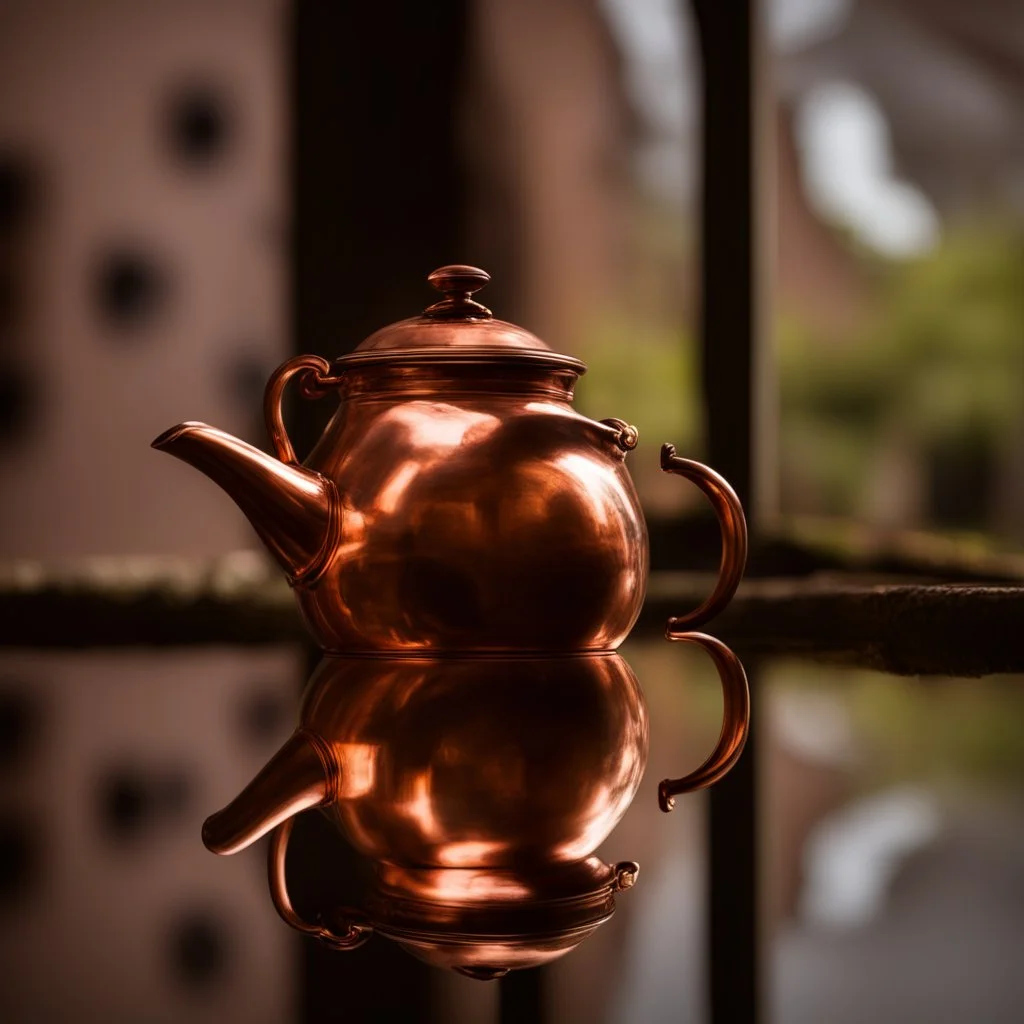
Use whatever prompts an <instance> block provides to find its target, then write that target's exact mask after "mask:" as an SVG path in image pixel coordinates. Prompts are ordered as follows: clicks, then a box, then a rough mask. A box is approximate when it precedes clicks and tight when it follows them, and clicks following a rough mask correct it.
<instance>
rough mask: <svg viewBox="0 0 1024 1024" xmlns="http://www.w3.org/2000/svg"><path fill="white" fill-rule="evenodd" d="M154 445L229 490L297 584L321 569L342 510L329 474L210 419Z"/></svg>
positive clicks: (181, 428)
mask: <svg viewBox="0 0 1024 1024" xmlns="http://www.w3.org/2000/svg"><path fill="white" fill-rule="evenodd" d="M153 447H154V448H156V449H157V450H159V451H164V452H169V453H170V454H171V455H173V456H174V457H175V458H178V459H181V460H182V462H187V463H188V464H189V465H190V466H194V467H195V468H196V469H198V470H199V471H200V472H201V473H205V474H206V475H207V476H208V477H209V478H210V479H211V480H212V481H213V482H214V483H215V484H218V485H220V487H222V488H223V489H224V490H225V491H227V493H228V495H229V496H230V497H231V498H232V500H233V501H234V502H235V504H236V505H237V506H238V507H239V508H240V509H241V510H242V512H243V513H244V514H245V516H246V518H247V519H248V520H249V522H250V523H252V525H253V528H254V529H255V530H256V532H257V533H258V534H259V537H260V540H262V541H263V543H264V544H265V545H266V546H267V548H268V549H269V550H270V553H271V554H272V555H273V556H274V557H275V558H276V559H277V560H278V562H280V563H281V565H282V566H283V567H284V569H285V571H286V572H287V573H288V575H289V576H290V578H291V581H292V583H293V584H294V583H298V582H300V581H308V580H309V579H310V578H311V577H315V576H316V575H318V574H319V572H320V571H321V570H322V568H323V566H324V563H325V561H326V558H327V557H328V555H329V553H330V550H331V548H332V546H333V545H332V539H333V538H332V534H333V532H334V530H335V529H336V528H337V525H338V523H339V512H340V509H339V507H338V505H339V503H338V500H337V491H336V490H335V488H334V485H333V484H332V483H331V482H330V481H329V480H328V479H326V478H325V477H323V476H321V475H320V474H319V473H315V472H313V471H312V470H309V469H304V468H303V467H302V466H298V465H289V464H287V463H284V462H281V461H280V460H279V459H276V458H274V457H273V456H272V455H267V454H266V453H265V452H261V451H260V450H259V448H255V447H253V446H252V445H251V444H247V443H246V442H245V441H242V440H239V439H238V438H237V437H232V435H231V434H227V433H225V432H224V431H223V430H217V428H216V427H210V426H207V425H206V424H205V423H179V424H178V425H177V426H176V427H171V429H170V430H165V431H164V432H163V433H162V434H161V435H160V436H159V437H158V438H157V439H156V440H155V441H154V442H153Z"/></svg>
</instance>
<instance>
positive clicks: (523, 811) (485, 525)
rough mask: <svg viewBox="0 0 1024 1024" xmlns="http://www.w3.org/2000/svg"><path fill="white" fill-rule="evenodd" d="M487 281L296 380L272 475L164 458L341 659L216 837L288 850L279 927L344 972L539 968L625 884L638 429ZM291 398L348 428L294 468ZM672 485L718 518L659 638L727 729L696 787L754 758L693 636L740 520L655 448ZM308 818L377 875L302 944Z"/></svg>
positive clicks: (641, 587) (709, 643)
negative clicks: (583, 393) (691, 658)
mask: <svg viewBox="0 0 1024 1024" xmlns="http://www.w3.org/2000/svg"><path fill="white" fill-rule="evenodd" d="M488 280H489V278H488V275H487V274H486V273H485V272H484V271H481V270H478V269H476V268H474V267H467V266H462V265H453V266H449V267H442V268H440V269H439V270H437V271H435V272H434V273H433V274H431V275H430V281H431V283H432V284H433V285H434V286H435V287H436V288H437V289H438V291H440V292H441V293H442V298H441V299H439V300H438V301H436V302H435V303H433V305H431V306H430V307H428V308H427V310H426V311H425V312H424V313H423V314H421V315H420V316H418V317H413V318H410V319H407V320H403V321H400V322H398V323H395V324H391V325H390V326H388V327H385V328H383V329H382V330H380V331H377V332H376V333H375V334H372V335H371V336H370V337H369V338H367V339H366V340H365V341H364V342H363V343H362V344H361V345H360V346H359V347H358V348H357V349H356V350H355V351H354V352H352V353H351V354H349V355H346V356H342V357H341V358H339V359H336V360H335V361H334V362H333V363H328V361H327V360H326V359H323V358H322V357H320V356H313V355H304V356H298V357H296V358H294V359H291V360H288V361H287V362H286V363H284V364H283V365H282V366H280V367H279V368H278V369H277V370H276V371H275V372H274V374H273V375H272V376H271V378H270V381H269V383H268V385H267V389H266V394H265V400H264V413H265V416H266V420H267V428H268V432H269V434H270V438H271V442H272V444H273V449H274V454H273V455H267V454H265V453H263V452H261V451H259V450H258V449H257V448H254V447H253V446H252V445H248V444H246V443H245V442H243V441H240V440H239V439H237V438H234V437H231V436H230V435H229V434H225V433H224V432H223V431H220V430H217V429H216V428H214V427H210V426H207V425H206V424H202V423H183V424H180V425H178V426H176V427H173V428H171V429H170V430H168V431H166V432H165V433H164V434H162V435H161V436H160V437H158V438H157V439H156V441H154V442H153V444H154V447H156V448H159V449H162V450H165V451H167V452H169V453H170V454H172V455H175V456H177V457H178V458H180V459H183V460H184V461H186V462H188V463H190V464H191V465H193V466H195V467H196V468H197V469H199V470H201V471H202V472H204V473H205V474H206V475H207V476H209V477H210V478H211V479H212V480H214V481H215V482H216V483H218V484H219V485H220V486H221V487H222V488H223V489H224V490H225V491H226V492H227V493H228V494H229V495H230V496H231V497H232V498H233V499H234V500H235V502H236V503H237V504H238V505H239V507H240V508H241V509H242V511H243V512H244V513H245V514H246V515H247V516H248V518H249V519H250V521H251V522H252V524H253V526H254V527H255V529H256V531H257V534H258V535H259V536H260V538H261V539H262V540H263V542H264V544H265V545H266V546H267V548H268V550H269V551H270V552H271V553H272V554H273V555H274V557H275V558H276V559H277V560H278V562H279V563H280V564H281V565H282V567H283V568H284V569H285V571H286V572H287V574H288V577H289V580H290V582H291V584H292V587H293V589H294V591H295V594H296V597H297V599H298V603H299V606H300V608H301V610H302V613H303V615H304V617H305V621H306V623H307V624H308V626H309V628H310V631H311V632H312V634H313V636H314V637H315V638H316V640H317V642H318V643H319V644H320V645H321V647H323V648H324V650H325V651H326V652H327V653H328V656H327V657H325V658H324V659H323V661H322V662H321V663H320V665H319V667H318V668H317V670H316V672H315V673H314V675H313V677H312V679H311V680H310V682H309V685H308V687H307V690H306V694H305V697H304V700H303V706H302V713H301V721H300V725H299V728H298V729H297V730H296V732H295V733H294V734H293V736H292V737H291V738H290V739H289V740H288V742H287V743H286V744H285V745H284V746H283V747H282V748H281V750H280V751H279V752H278V754H277V755H276V756H275V757H274V758H273V759H272V760H271V761H270V763H269V764H268V765H267V766H266V767H265V768H264V769H263V770H262V771H261V772H260V773H259V774H258V775H257V776H256V778H254V779H253V781H252V782H251V783H250V784H249V786H247V787H246V789H245V790H244V791H243V792H242V793H241V794H239V796H238V797H237V798H236V799H235V800H233V801H232V802H231V803H230V804H229V805H228V806H227V807H225V808H224V809H223V810H222V811H220V812H218V813H217V814H214V815H211V817H210V818H209V819H208V820H207V821H206V823H205V825H204V828H203V841H204V842H205V843H206V845H207V846H208V847H209V848H210V849H211V850H213V851H214V852H217V853H234V852H236V851H238V850H241V849H244V848H245V847H246V846H248V845H250V844H251V843H253V842H254V841H255V840H256V839H258V838H259V837H260V836H262V835H265V834H266V833H268V832H270V831H272V830H275V829H276V831H275V834H274V838H273V840H272V843H271V847H270V862H269V872H270V875H269V877H270V888H271V895H272V898H273V900H274V904H275V906H276V907H277V910H278V912H279V913H280V914H281V916H282V918H283V919H284V920H285V921H287V922H288V923H289V924H290V925H292V926H293V927H295V928H298V929H299V930H300V931H303V932H305V933H307V934H310V935H314V936H316V937H318V938H320V939H322V940H323V941H324V942H327V943H328V944H330V945H332V946H333V947H335V948H338V949H350V948H353V947H354V946H356V945H359V944H360V943H361V942H362V941H364V940H365V938H366V937H367V935H368V934H369V933H370V931H377V932H380V933H381V934H384V935H387V936H389V937H390V938H392V939H394V940H395V941H397V942H399V943H401V944H402V945H403V946H405V947H406V948H407V949H409V950H410V951H411V952H413V953H414V954H415V955H417V956H420V957H422V958H424V959H426V960H428V961H430V962H432V963H437V964H442V965H446V966H450V967H453V968H455V969H456V970H460V971H463V973H466V974H469V975H470V976H473V977H480V978H486V977H496V976H498V975H500V974H501V973H503V972H504V971H506V970H509V969H512V968H517V967H526V966H535V965H536V964H539V963H542V962H545V961H546V960H549V959H552V958H553V957H555V956H559V955H561V954H562V953H564V952H565V951H566V950H568V949H570V948H572V947H573V946H574V945H576V944H577V943H578V942H579V941H581V940H582V938H584V937H585V936H586V935H587V934H589V933H590V932H592V931H593V930H594V929H595V928H596V927H597V926H598V925H599V924H600V923H601V922H602V921H604V920H606V919H607V918H608V916H609V915H610V914H611V913H612V910H613V908H614V894H615V892H617V891H621V890H623V889H626V888H628V887H629V886H630V885H632V883H633V881H634V880H635V878H636V872H637V866H636V865H635V864H633V863H632V862H625V863H623V864H621V865H617V866H616V867H614V868H613V867H610V866H609V865H606V864H603V863H602V862H601V861H599V860H597V859H596V858H595V857H594V856H593V851H594V850H595V849H596V847H597V846H598V844H599V843H600V842H601V841H602V840H603V839H604V838H605V837H606V836H607V835H608V834H609V832H610V831H611V830H612V829H613V828H614V827H615V825H616V823H617V822H618V821H619V819H620V818H621V817H622V815H623V814H624V813H625V811H626V809H627V807H628V806H629V804H630V802H631V801H632V799H633V796H634V794H635V793H636V790H637V787H638V786H639V784H640V780H641V777H642V775H643V770H644V765H645V763H646V757H647V733H648V725H647V711H646V708H645V705H644V700H643V695H642V693H641V690H640V686H639V684H638V683H637V680H636V678H635V677H634V675H633V673H632V672H631V670H630V669H629V666H628V665H627V664H626V663H625V662H624V661H623V660H622V659H621V658H620V657H619V656H618V655H617V654H616V653H615V650H616V648H617V647H618V646H619V644H620V643H621V642H622V641H623V640H624V639H625V637H626V635H627V634H628V633H629V630H630V628H631V627H632V625H633V623H634V621H635V620H636V617H637V615H638V613H639V611H640V606H641V604H642V602H643V598H644V591H645V587H646V583H647V574H648V552H647V531H646V526H645V524H644V519H643V515H642V512H641V509H640V505H639V501H638V499H637V495H636V491H635V489H634V487H633V483H632V480H631V478H630V475H629V472H628V470H627V468H626V465H625V458H626V454H627V453H628V452H629V451H631V450H632V449H633V448H635V447H636V444H637V432H636V429H635V428H634V427H632V426H630V425H629V424H628V423H625V422H624V421H622V420H619V419H614V418H609V419H606V420H603V421H601V422H597V421H594V420H591V419H588V418H587V417H585V416H582V415H580V414H579V413H578V412H576V411H575V410H574V409H573V407H572V397H573V388H574V386H575V383H576V380H577V378H578V377H579V375H580V374H581V373H583V372H584V371H585V367H584V366H583V364H582V363H580V362H579V361H578V360H576V359H573V358H571V357H569V356H564V355H560V354H558V353H556V352H553V351H552V350H551V349H550V348H549V347H548V346H547V345H545V344H544V343H543V342H542V341H541V340H540V339H538V338H536V337H534V335H532V334H530V333H529V332H527V331H524V330H523V329H522V328H519V327H516V326H515V325H513V324H508V323H504V322H503V321H500V320H496V319H495V318H494V317H493V316H492V315H491V312H490V310H488V309H487V308H486V307H485V306H483V305H481V304H480V303H479V302H477V301H476V299H475V298H474V295H475V293H476V292H477V291H478V290H479V289H480V288H481V287H482V286H483V285H484V284H485V283H486V282H487V281H488ZM292 383H294V385H295V386H296V387H297V388H298V391H299V393H300V394H301V395H302V396H303V397H305V398H307V399H319V398H323V397H326V396H334V397H335V398H336V399H337V400H338V401H339V406H338V409H337V411H336V412H335V414H334V416H333V418H332V419H331V421H330V423H329V425H328V426H327V428H326V430H325V431H324V433H323V435H322V436H321V438H320V439H319V441H318V442H317V444H316V445H315V447H314V449H313V451H312V452H311V453H310V454H309V455H308V456H307V457H306V458H305V459H304V460H303V461H302V462H301V463H300V461H299V459H298V458H297V457H296V454H295V451H294V448H293V446H292V443H291V441H290V439H289V437H288V432H287V428H286V426H285V423H284V418H283V415H282V402H283V399H284V395H285V392H286V390H287V388H288V386H289V384H292ZM661 458H662V462H661V465H662V468H663V469H664V470H665V471H666V472H669V473H673V474H676V475H679V476H682V477H685V478H687V479H688V480H691V481H693V482H694V483H695V484H696V485H697V486H698V487H700V489H701V490H702V491H703V492H704V493H705V494H706V495H707V497H708V499H709V500H710V501H711V504H712V506H713V508H714V510H715V513H716V515H717V517H718V520H719V523H720V525H721V530H722V559H721V570H720V573H719V578H718V581H717V583H716V585H715V588H714V590H713V592H712V593H711V595H710V596H709V597H708V599H707V600H706V601H705V602H703V604H701V605H700V606H699V607H698V608H697V609H695V610H694V611H692V612H690V613H688V614H684V615H681V616H678V617H676V618H673V619H672V620H670V622H669V624H668V630H667V636H668V638H669V639H670V640H678V641H683V642H689V643H694V644H697V645H699V646H701V647H702V648H703V649H704V650H706V651H707V652H708V653H709V654H710V656H711V657H712V659H713V661H714V663H715V665H716V667H717V669H718V672H719V675H720V677H721V681H722V687H723V693H724V698H725V712H724V722H723V727H722V733H721V736H720V738H719V742H718V744H717V746H716V748H715V750H714V751H713V752H712V754H711V756H710V757H709V758H708V759H707V760H706V761H705V762H704V763H703V764H702V765H701V766H700V767H699V768H698V769H697V770H696V771H694V772H691V773H690V774H689V775H687V776H684V777H682V778H679V779H667V780H665V781H664V782H662V783H661V786H660V788H659V801H660V804H661V807H662V809H663V810H670V809H671V807H672V804H673V798H674V796H675V795H677V794H679V793H683V792H688V791H690V790H694V789H699V788H701V787H703V786H707V785H711V784H712V783H713V782H715V781H716V780H717V779H719V778H720V777H721V776H722V775H723V774H725V773H726V772H727V771H728V770H729V769H730V768H731V767H732V766H733V764H735V762H736V760H737V758H738V757H739V756H740V753H741V751H742V749H743V744H744V742H745V739H746V732H747V723H748V718H749V696H748V692H747V683H746V677H745V675H744V673H743V668H742V666H741V665H740V663H739V662H738V661H737V660H736V658H735V656H734V655H733V654H732V652H731V651H729V650H728V648H726V647H725V646H724V645H722V644H721V643H720V642H719V641H717V640H715V639H714V638H712V637H710V636H707V635H705V634H703V633H694V632H692V631H691V630H692V629H693V628H694V627H695V626H697V625H700V624H703V623H704V622H706V621H707V620H708V619H710V618H711V617H713V616H714V615H715V614H717V613H718V612H719V611H720V610H721V609H722V608H723V607H724V606H725V604H726V603H727V602H728V601H729V600H730V598H731V597H732V595H733V593H734V592H735V589H736V586H737V585H738V583H739V581H740V577H741V576H742V574H743V569H744V566H745V563H746V554H747V532H746V523H745V520H744V518H743V511H742V508H741V506H740V503H739V501H738V499H737V497H736V495H735V493H734V492H733V490H732V488H730V487H729V485H728V483H727V482H726V481H725V480H723V479H722V478H721V477H720V476H719V475H718V474H716V473H715V472H714V471H712V470H710V469H709V468H707V467H706V466H703V465H701V464H700V463H697V462H693V461H691V460H688V459H683V458H680V457H679V456H677V455H676V453H675V449H674V448H673V447H672V446H671V445H665V447H664V448H663V449H662V456H661ZM312 807H319V808H321V809H322V810H323V812H324V813H326V814H328V815H329V816H330V817H332V818H333V819H334V820H335V821H336V822H337V824H338V825H339V827H340V828H341V829H342V831H343V832H344V833H345V834H346V836H347V837H348V839H349V840H350V841H351V842H352V844H353V845H354V846H355V847H356V848H358V849H359V850H360V851H361V852H362V853H364V854H365V855H366V856H368V857H370V858H371V859H372V860H373V861H374V862H375V864H376V865H377V884H376V886H375V888H374V890H373V892H372V893H371V894H370V896H369V899H368V901H367V904H366V909H365V910H361V911H351V910H344V909H338V908H334V909H331V908H327V909H326V910H324V911H322V920H318V921H315V922H308V921H305V920H303V919H302V918H301V917H300V916H299V915H298V914H297V913H296V911H295V909H294V908H293V907H292V905H291V901H290V899H289V897H288V891H287V884H286V878H285V860H286V851H287V844H288V839H289V836H290V833H291V827H292V821H293V819H294V816H295V815H296V814H298V813H299V812H301V811H303V810H306V809H309V808H312Z"/></svg>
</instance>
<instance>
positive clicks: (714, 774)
mask: <svg viewBox="0 0 1024 1024" xmlns="http://www.w3.org/2000/svg"><path fill="white" fill-rule="evenodd" d="M665 635H666V636H667V637H668V639H669V640H679V641H681V642H683V643H689V644H696V645H697V646H698V647H703V648H704V650H705V651H707V652H708V654H710V655H711V659H712V660H713V661H714V663H715V668H717V669H718V677H719V679H720V680H721V681H722V697H723V705H724V706H723V709H722V710H723V719H722V732H721V733H720V735H719V737H718V743H717V745H716V746H715V749H714V750H713V751H712V752H711V756H710V757H709V758H708V759H707V760H706V761H705V762H704V763H703V764H702V765H701V766H700V767H699V768H698V769H697V770H696V771H694V772H690V774H689V775H684V776H683V777H682V778H681V779H664V780H663V781H662V782H660V783H659V784H658V805H659V806H660V807H661V809H662V810H663V811H671V810H672V808H673V807H675V803H676V802H675V799H674V797H676V796H678V795H679V794H680V793H692V792H693V791H694V790H697V789H704V788H705V787H706V786H711V785H713V784H714V783H716V782H717V781H718V780H719V779H720V778H722V776H724V775H725V774H727V773H728V772H729V771H730V770H731V769H732V767H733V765H735V764H736V762H737V761H738V760H739V759H740V754H742V753H743V747H744V746H745V744H746V742H747V733H748V732H749V730H750V688H749V687H748V686H747V674H746V672H744V671H743V665H742V664H741V663H740V659H739V658H737V657H736V655H735V654H733V653H732V651H731V650H729V648H728V647H726V646H725V644H723V643H722V641H721V640H716V639H715V638H714V637H713V636H708V635H707V634H706V633H673V632H672V631H671V629H669V631H668V632H666V634H665Z"/></svg>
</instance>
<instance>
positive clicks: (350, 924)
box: [267, 818, 373, 949]
mask: <svg viewBox="0 0 1024 1024" xmlns="http://www.w3.org/2000/svg"><path fill="white" fill-rule="evenodd" d="M294 826H295V819H294V818H289V819H288V820H287V821H285V822H283V823H282V824H281V825H279V826H278V827H277V831H276V832H274V835H273V837H272V838H271V840H270V849H269V850H268V851H267V880H268V882H269V883H270V898H271V900H273V902H274V909H275V910H276V911H277V912H278V914H279V915H280V916H281V920H282V921H284V923H285V924H287V925H291V927H292V928H294V929H295V930H296V931H299V932H302V934H303V935H309V936H310V937H312V938H314V939H319V940H320V941H321V942H323V943H324V944H326V945H328V946H330V947H331V949H355V948H356V947H357V946H361V945H362V944H363V943H364V942H365V941H366V940H367V939H368V938H369V937H370V935H371V934H372V932H373V925H371V924H370V922H369V921H368V920H367V919H366V917H365V916H364V915H363V914H361V913H360V912H359V911H358V910H352V909H350V908H347V907H346V908H345V909H343V910H342V911H341V912H340V914H339V919H340V921H341V923H342V925H343V926H344V930H343V931H342V932H340V933H339V932H334V931H331V929H330V928H328V927H326V926H325V925H323V924H321V923H320V921H319V920H317V921H316V922H315V923H313V924H310V923H309V922H308V921H304V920H303V919H302V918H301V917H299V915H298V914H297V913H296V911H295V908H294V907H293V906H292V901H291V897H290V896H289V895H288V881H287V879H286V878H285V861H286V859H287V856H288V840H289V839H290V838H291V835H292V828H294Z"/></svg>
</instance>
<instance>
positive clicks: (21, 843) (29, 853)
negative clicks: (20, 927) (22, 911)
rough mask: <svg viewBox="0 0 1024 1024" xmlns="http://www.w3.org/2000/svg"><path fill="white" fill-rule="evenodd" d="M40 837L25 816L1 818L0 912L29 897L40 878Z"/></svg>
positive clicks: (6, 815)
mask: <svg viewBox="0 0 1024 1024" xmlns="http://www.w3.org/2000/svg"><path fill="white" fill-rule="evenodd" d="M40 846H41V844H40V842H39V835H38V833H37V832H36V831H35V829H34V828H33V826H32V823H31V821H29V820H28V819H27V818H26V817H25V816H24V815H21V814H16V813H13V812H5V813H4V814H3V816H2V817H0V908H4V907H8V906H11V905H13V904H15V903H18V902H20V901H21V900H22V899H23V898H24V897H26V896H27V895H29V894H30V893H31V891H32V888H33V886H34V884H35V883H36V881H37V880H38V876H39V861H40Z"/></svg>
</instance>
